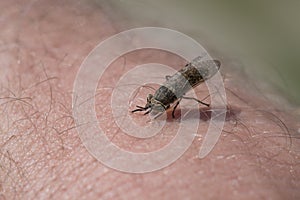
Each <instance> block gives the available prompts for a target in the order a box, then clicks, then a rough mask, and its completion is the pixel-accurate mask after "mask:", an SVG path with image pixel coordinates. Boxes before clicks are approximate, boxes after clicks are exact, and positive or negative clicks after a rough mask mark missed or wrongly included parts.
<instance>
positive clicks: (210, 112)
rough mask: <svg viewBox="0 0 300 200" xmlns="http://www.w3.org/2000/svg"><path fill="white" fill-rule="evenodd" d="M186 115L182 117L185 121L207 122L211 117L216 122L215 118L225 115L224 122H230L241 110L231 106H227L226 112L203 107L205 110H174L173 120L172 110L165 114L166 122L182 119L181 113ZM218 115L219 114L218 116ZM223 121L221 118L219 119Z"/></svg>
mask: <svg viewBox="0 0 300 200" xmlns="http://www.w3.org/2000/svg"><path fill="white" fill-rule="evenodd" d="M187 112H188V114H187V115H186V116H185V117H184V118H185V119H195V118H198V119H200V120H202V121H209V120H211V119H212V117H216V119H217V120H218V117H217V116H220V115H221V114H223V113H224V112H226V113H225V121H230V120H234V119H236V117H237V115H238V114H240V113H241V109H239V108H233V107H231V106H227V108H226V111H224V109H221V108H219V109H218V108H217V107H216V108H210V107H205V108H200V109H196V108H195V109H185V108H183V109H180V108H178V109H176V110H175V118H173V117H172V109H171V110H170V111H168V113H167V121H173V120H178V119H180V117H182V116H181V115H182V113H187ZM218 113H219V114H218ZM220 119H223V118H220Z"/></svg>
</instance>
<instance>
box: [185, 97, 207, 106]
mask: <svg viewBox="0 0 300 200" xmlns="http://www.w3.org/2000/svg"><path fill="white" fill-rule="evenodd" d="M182 98H183V99H191V100H194V101H197V102H198V103H201V104H203V105H205V106H207V107H209V104H207V103H204V102H202V101H200V100H198V99H196V98H194V97H182Z"/></svg>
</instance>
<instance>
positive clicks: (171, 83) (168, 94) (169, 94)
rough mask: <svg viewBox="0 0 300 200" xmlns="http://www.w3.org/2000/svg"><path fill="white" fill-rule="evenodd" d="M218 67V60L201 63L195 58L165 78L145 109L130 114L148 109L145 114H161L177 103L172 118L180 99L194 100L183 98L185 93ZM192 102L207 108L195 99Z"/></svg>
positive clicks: (150, 96)
mask: <svg viewBox="0 0 300 200" xmlns="http://www.w3.org/2000/svg"><path fill="white" fill-rule="evenodd" d="M220 65H221V63H220V61H218V60H204V61H202V60H201V57H200V56H199V57H197V58H195V59H194V60H192V61H191V62H190V63H188V64H187V65H185V67H183V68H182V69H181V70H179V71H178V72H176V73H175V74H174V75H173V76H168V77H166V78H167V80H166V81H165V82H164V83H163V84H162V85H161V86H160V87H159V89H158V90H156V92H155V93H154V95H152V94H149V95H148V98H147V104H146V105H145V107H141V106H137V107H138V109H136V110H133V111H132V112H137V111H146V110H148V109H149V110H148V111H147V112H146V113H145V114H148V113H149V112H151V111H156V112H159V113H162V112H164V111H165V110H166V109H168V108H169V107H170V105H171V104H173V103H174V102H176V101H177V103H176V105H175V106H174V109H173V113H172V116H173V117H174V111H175V109H176V107H177V106H178V104H179V101H180V100H181V99H182V98H187V99H194V98H190V97H184V95H185V93H186V92H188V91H189V90H190V89H192V88H193V87H196V86H197V85H199V84H200V83H202V82H204V81H205V80H207V79H209V78H211V77H212V76H213V75H215V74H216V73H217V72H218V70H219V68H220ZM194 100H196V101H198V102H199V103H202V104H204V105H206V106H209V105H208V104H206V103H203V102H201V101H199V100H197V99H194Z"/></svg>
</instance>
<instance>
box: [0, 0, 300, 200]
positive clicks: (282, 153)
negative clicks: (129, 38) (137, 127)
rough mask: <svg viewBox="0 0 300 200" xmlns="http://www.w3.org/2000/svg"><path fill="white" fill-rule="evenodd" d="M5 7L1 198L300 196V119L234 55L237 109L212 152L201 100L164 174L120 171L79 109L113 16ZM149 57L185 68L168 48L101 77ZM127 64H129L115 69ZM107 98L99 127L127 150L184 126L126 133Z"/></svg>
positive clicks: (232, 93)
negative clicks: (95, 147)
mask: <svg viewBox="0 0 300 200" xmlns="http://www.w3.org/2000/svg"><path fill="white" fill-rule="evenodd" d="M0 10H1V12H0V13H1V21H0V26H1V30H2V31H1V32H0V34H1V35H0V39H1V40H0V46H1V51H0V63H1V65H0V74H1V76H0V78H1V80H0V81H1V85H0V197H1V199H58V198H59V199H79V198H80V199H83V198H84V199H99V198H101V199H133V198H135V199H158V198H160V199H162V198H163V199H299V198H300V192H299V187H300V169H299V164H300V163H299V154H300V152H299V147H300V146H299V141H300V140H299V129H298V127H299V123H298V124H297V118H296V117H295V116H293V115H292V112H290V111H283V110H280V109H279V108H278V107H276V106H275V105H273V104H272V103H271V102H270V101H269V100H268V99H267V98H265V97H264V95H265V94H266V93H267V91H260V90H259V89H257V88H255V87H254V86H253V84H252V83H251V81H248V82H247V80H246V77H245V76H244V74H243V72H242V71H239V70H230V69H229V68H227V69H226V67H229V66H231V67H232V66H234V65H235V64H236V63H235V61H232V60H230V59H224V60H223V61H222V66H224V68H225V69H223V68H222V71H221V72H222V74H224V82H225V86H226V88H227V95H228V103H229V106H228V108H229V111H228V113H227V118H226V125H225V127H224V131H223V133H222V136H221V138H220V140H219V142H218V144H217V145H216V147H215V148H214V150H213V151H212V152H211V154H209V156H207V157H206V158H204V159H202V160H199V159H198V158H197V153H198V151H199V146H200V145H201V142H202V137H203V134H204V133H205V128H206V126H207V123H205V121H207V120H208V118H209V114H210V113H209V111H208V110H206V109H205V108H202V107H201V106H200V107H201V114H203V115H202V116H201V120H203V121H204V123H202V124H201V129H199V132H198V134H199V135H198V136H197V139H196V140H195V141H194V143H193V145H192V146H191V147H190V148H189V150H188V151H187V152H186V153H185V154H184V155H183V157H181V158H180V159H179V160H177V161H176V162H175V163H174V164H172V165H170V166H169V167H167V168H164V169H162V170H159V171H156V172H152V173H148V174H138V175H137V174H127V173H121V172H118V171H115V170H112V169H109V168H107V167H106V166H104V165H103V164H101V163H100V162H98V161H97V160H96V159H95V158H93V157H92V156H91V155H90V154H89V153H88V151H87V150H86V149H85V147H84V146H83V145H82V143H81V141H80V138H79V137H78V134H77V131H76V129H75V124H74V121H73V118H72V110H71V102H72V100H71V96H72V87H73V82H74V80H75V75H76V72H77V70H78V69H79V66H80V64H81V62H82V61H83V59H84V58H85V56H86V55H87V54H88V52H89V51H91V50H92V49H93V48H94V46H95V45H97V44H98V43H99V41H101V40H104V39H105V38H106V37H108V36H110V35H112V34H114V33H117V32H118V30H117V29H115V28H114V24H113V22H112V21H110V20H109V18H108V17H107V16H106V15H105V13H104V12H102V8H101V7H98V6H97V5H96V4H93V2H92V1H91V2H85V1H58V0H57V1H37V2H32V3H28V2H27V3H24V1H15V2H12V1H1V2H0ZM170 57H171V58H172V59H170ZM167 58H168V59H167ZM176 59H177V60H176ZM151 60H152V61H157V62H162V63H166V64H170V65H171V66H174V67H177V68H178V69H179V68H180V67H181V66H182V64H184V62H183V61H182V60H180V59H179V58H178V57H175V56H174V55H173V56H172V55H167V54H165V53H161V52H159V53H157V52H156V53H155V52H153V51H148V52H145V53H132V54H129V55H128V56H126V64H124V62H123V60H122V59H120V60H119V61H116V62H115V63H114V64H113V65H112V66H111V70H108V71H107V75H106V76H105V77H104V78H103V79H102V80H101V81H102V83H103V85H105V84H108V85H110V84H114V83H116V81H117V80H118V79H117V78H118V77H120V76H121V75H122V74H123V73H124V72H125V71H126V70H128V69H130V67H132V66H133V65H135V64H137V63H136V62H141V63H143V62H145V63H146V62H148V61H151ZM170 60H172V61H170ZM169 61H170V62H172V63H170V62H169ZM120 65H122V66H123V67H122V70H114V69H116V68H115V67H118V66H120ZM225 66H226V67H225ZM236 69H237V68H236ZM245 83H247V84H245ZM198 90H199V91H200V92H201V91H203V90H205V87H200V88H198ZM99 94H101V95H99V96H100V97H99V96H97V107H96V109H97V113H98V118H99V121H100V124H106V129H107V130H108V136H109V137H111V139H112V140H113V142H114V143H116V144H118V145H120V146H121V147H122V148H125V149H128V150H133V151H149V150H151V149H155V148H158V147H159V146H162V145H165V144H166V143H167V141H169V139H170V137H171V136H172V133H173V132H176V126H175V125H176V121H174V120H172V119H169V120H168V123H167V124H168V129H167V130H166V131H167V132H166V133H169V135H168V134H165V135H164V136H158V137H161V138H159V140H155V139H157V138H158V137H156V138H155V137H154V138H153V139H152V138H151V139H150V141H139V140H135V139H134V138H131V137H127V136H126V135H124V134H122V133H121V132H120V131H119V130H118V129H117V128H116V125H115V124H111V117H110V116H111V111H110V106H109V104H110V103H109V100H108V99H109V97H110V94H111V90H110V89H109V88H104V87H103V88H99ZM200 94H201V93H200ZM206 95H207V92H206V93H205V96H206ZM201 96H202V94H201ZM202 97H203V96H202ZM144 100H145V99H144ZM144 102H145V101H144ZM142 103H143V102H142V101H140V102H139V104H142ZM169 114H170V113H169ZM176 116H177V117H178V116H179V113H178V112H176ZM133 117H134V118H135V119H136V120H139V119H140V120H143V119H141V117H140V115H139V114H137V115H134V116H133ZM138 118H139V119H138ZM170 118H171V117H170ZM124 139H125V140H126V141H128V142H126V143H125V142H124ZM158 141H159V142H158ZM145 144H147V145H145ZM137 147H139V148H137Z"/></svg>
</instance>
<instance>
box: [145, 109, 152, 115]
mask: <svg viewBox="0 0 300 200" xmlns="http://www.w3.org/2000/svg"><path fill="white" fill-rule="evenodd" d="M151 111H152V108H150V109H149V110H148V111H147V112H145V113H144V115H147V114H149V113H150V112H151Z"/></svg>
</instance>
